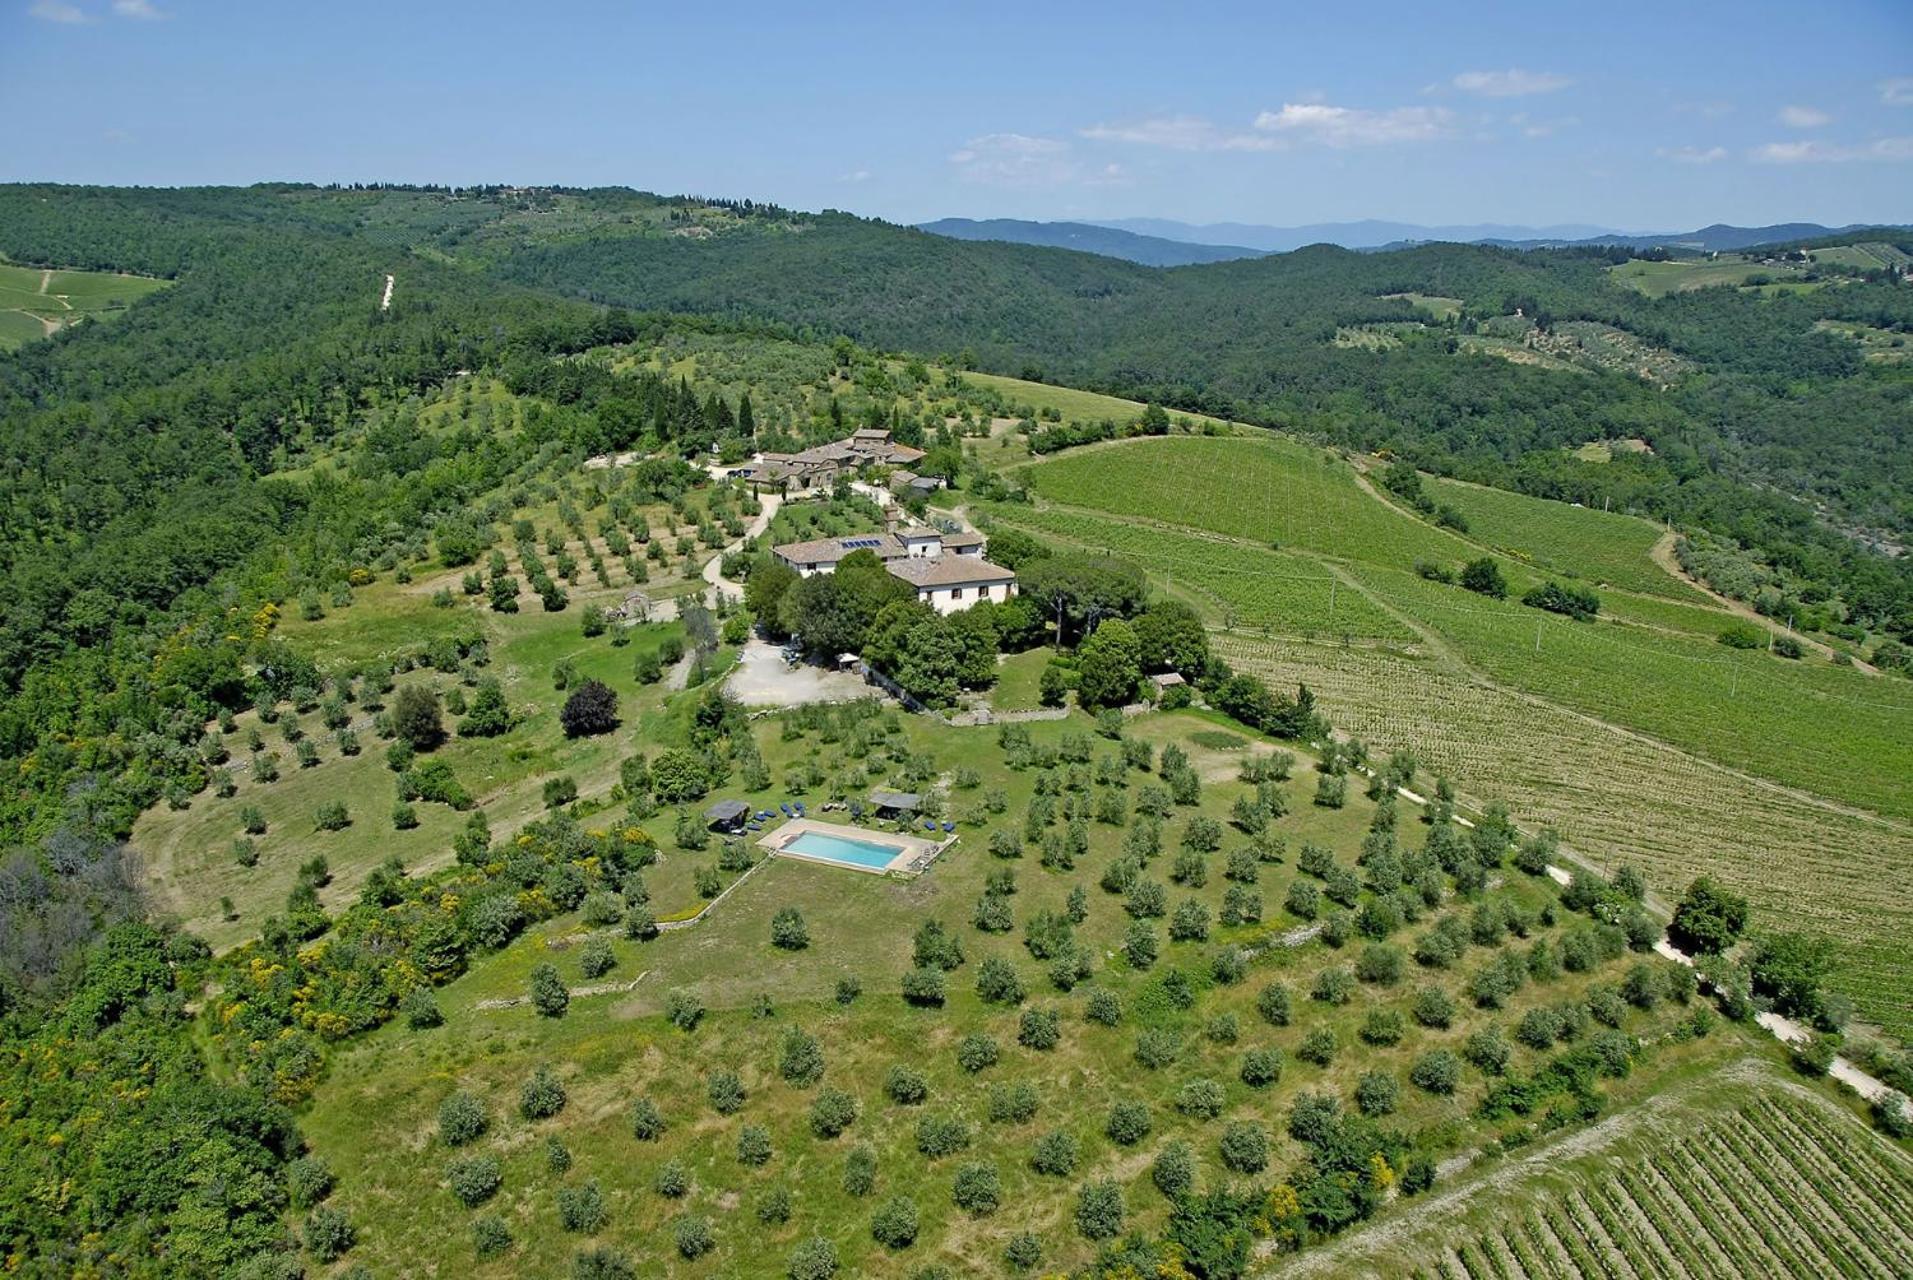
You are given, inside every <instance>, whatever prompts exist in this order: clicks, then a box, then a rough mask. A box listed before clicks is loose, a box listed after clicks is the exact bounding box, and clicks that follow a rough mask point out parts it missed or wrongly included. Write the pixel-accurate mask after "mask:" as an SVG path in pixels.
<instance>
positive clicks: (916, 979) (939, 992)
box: [903, 966, 945, 1007]
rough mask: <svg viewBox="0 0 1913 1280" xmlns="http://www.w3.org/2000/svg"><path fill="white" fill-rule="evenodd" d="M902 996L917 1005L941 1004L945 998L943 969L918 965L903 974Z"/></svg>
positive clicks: (933, 1005)
mask: <svg viewBox="0 0 1913 1280" xmlns="http://www.w3.org/2000/svg"><path fill="white" fill-rule="evenodd" d="M903 998H904V1000H905V1001H906V1002H908V1003H910V1004H913V1005H917V1006H919V1007H924V1006H929V1007H936V1006H941V1005H942V1004H943V1001H944V998H945V985H944V981H943V970H941V969H935V968H928V967H924V966H919V967H917V968H915V969H912V970H910V972H908V973H906V974H904V975H903Z"/></svg>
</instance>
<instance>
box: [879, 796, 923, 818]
mask: <svg viewBox="0 0 1913 1280" xmlns="http://www.w3.org/2000/svg"><path fill="white" fill-rule="evenodd" d="M870 803H871V805H872V806H873V807H874V808H875V809H876V810H877V816H878V817H879V818H908V817H910V816H912V815H913V814H915V813H916V811H917V810H918V809H919V808H920V807H921V806H922V804H923V797H921V796H919V795H918V794H917V793H916V792H914V791H872V792H871V793H870Z"/></svg>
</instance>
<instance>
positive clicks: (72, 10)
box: [27, 0, 91, 25]
mask: <svg viewBox="0 0 1913 1280" xmlns="http://www.w3.org/2000/svg"><path fill="white" fill-rule="evenodd" d="M27 12H28V13H29V14H31V15H32V16H33V17H36V18H38V19H39V20H40V21H42V22H60V23H65V24H67V25H75V24H78V23H82V22H89V21H91V19H90V18H88V17H87V16H86V14H85V13H83V12H81V10H80V7H79V6H78V5H73V4H68V3H67V2H66V0H33V7H32V8H31V9H28V10H27Z"/></svg>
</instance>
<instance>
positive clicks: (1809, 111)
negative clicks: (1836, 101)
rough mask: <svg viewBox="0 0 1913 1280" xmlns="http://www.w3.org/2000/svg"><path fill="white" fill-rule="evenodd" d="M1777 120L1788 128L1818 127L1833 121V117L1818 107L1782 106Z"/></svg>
mask: <svg viewBox="0 0 1913 1280" xmlns="http://www.w3.org/2000/svg"><path fill="white" fill-rule="evenodd" d="M1779 120H1780V123H1781V124H1784V125H1786V126H1787V127H1788V128H1789V129H1818V128H1819V127H1820V126H1821V125H1826V124H1832V123H1833V117H1832V116H1830V115H1828V114H1827V113H1826V112H1824V111H1822V110H1821V109H1820V108H1818V107H1800V106H1792V107H1782V108H1780V115H1779Z"/></svg>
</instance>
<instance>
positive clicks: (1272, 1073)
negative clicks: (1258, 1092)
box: [1241, 1048, 1282, 1089]
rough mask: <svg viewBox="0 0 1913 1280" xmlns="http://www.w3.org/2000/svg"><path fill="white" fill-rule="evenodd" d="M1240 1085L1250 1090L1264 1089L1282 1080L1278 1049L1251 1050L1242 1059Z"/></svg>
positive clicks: (1280, 1058) (1280, 1059) (1280, 1055)
mask: <svg viewBox="0 0 1913 1280" xmlns="http://www.w3.org/2000/svg"><path fill="white" fill-rule="evenodd" d="M1241 1078H1242V1083H1243V1084H1246V1085H1248V1086H1249V1087H1250V1088H1251V1089H1266V1088H1267V1087H1268V1086H1270V1085H1272V1084H1275V1083H1276V1082H1277V1081H1279V1080H1281V1079H1282V1051H1281V1050H1280V1049H1272V1048H1263V1049H1251V1050H1249V1052H1248V1053H1246V1054H1245V1055H1243V1058H1242V1072H1241Z"/></svg>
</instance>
